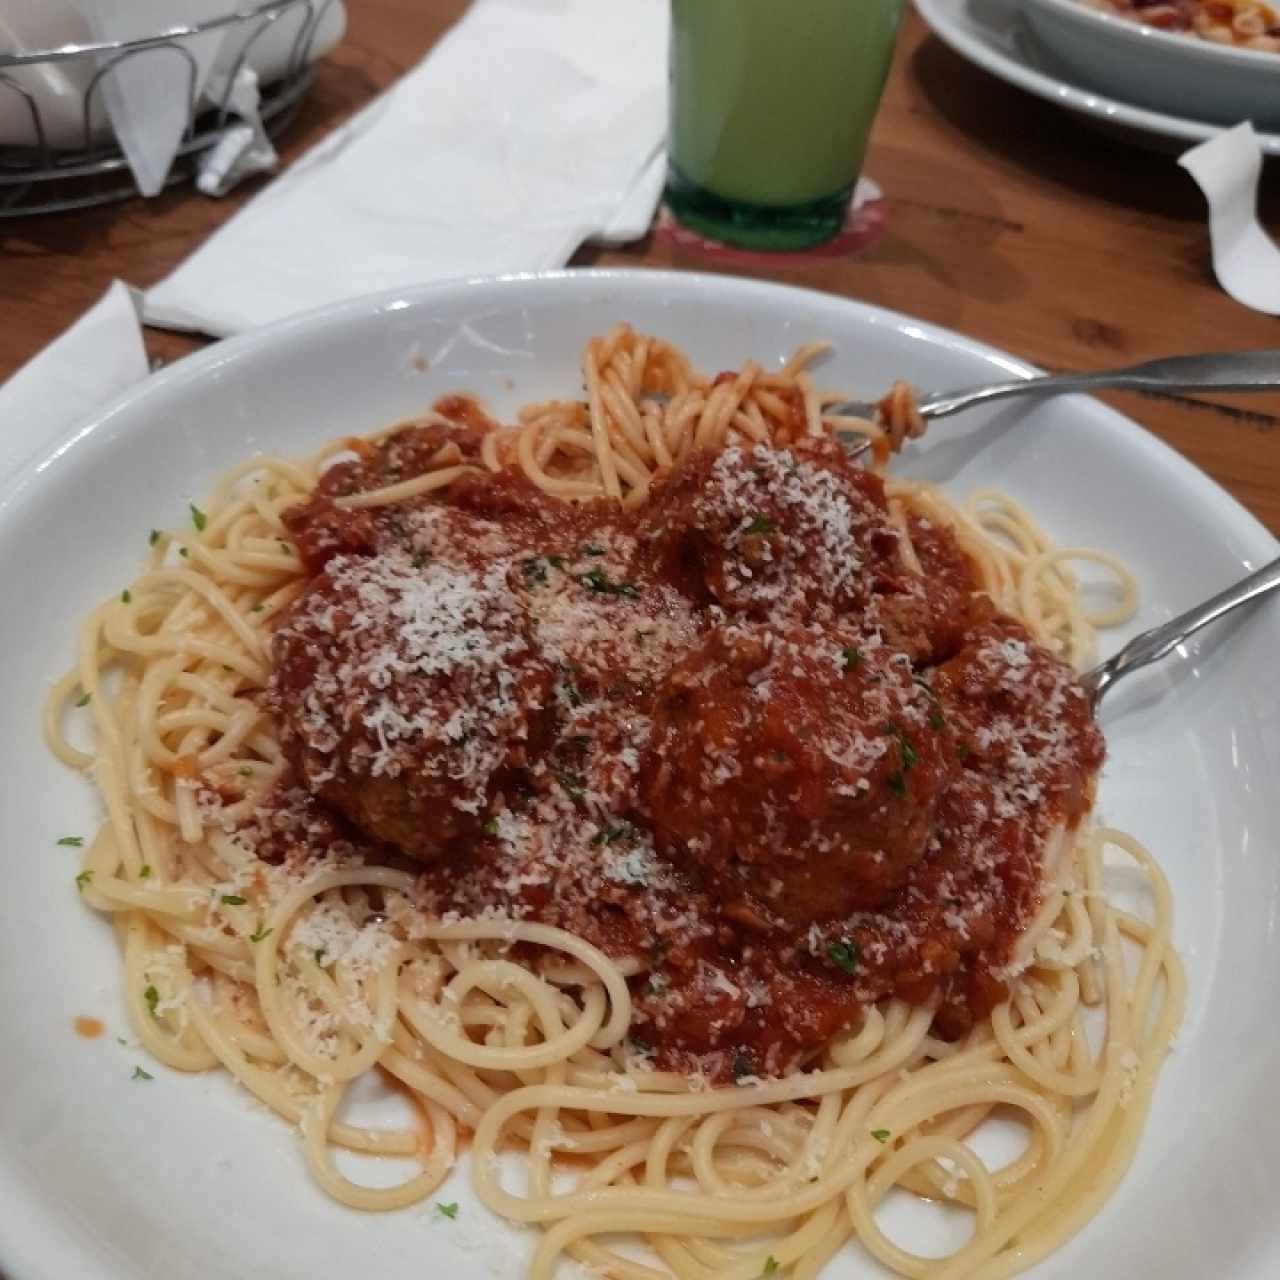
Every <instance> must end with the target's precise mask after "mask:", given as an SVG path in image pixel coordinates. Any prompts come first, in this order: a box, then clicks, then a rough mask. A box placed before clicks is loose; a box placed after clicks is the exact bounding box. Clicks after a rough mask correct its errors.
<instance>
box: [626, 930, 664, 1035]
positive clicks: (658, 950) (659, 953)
mask: <svg viewBox="0 0 1280 1280" xmlns="http://www.w3.org/2000/svg"><path fill="white" fill-rule="evenodd" d="M670 950H671V943H670V942H669V941H668V940H667V939H666V938H654V940H653V941H652V942H651V943H650V944H649V959H650V961H651V962H652V963H653V964H661V963H662V962H663V961H664V960H665V959H666V958H667V952H668V951H670ZM632 1038H633V1039H634V1036H633V1037H632Z"/></svg>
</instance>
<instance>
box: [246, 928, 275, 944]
mask: <svg viewBox="0 0 1280 1280" xmlns="http://www.w3.org/2000/svg"><path fill="white" fill-rule="evenodd" d="M270 932H271V930H270V929H264V928H262V926H261V925H259V926H258V929H257V932H256V933H251V934H250V935H249V941H250V942H261V941H262V940H263V938H265V937H266V936H267V935H268V934H269V933H270Z"/></svg>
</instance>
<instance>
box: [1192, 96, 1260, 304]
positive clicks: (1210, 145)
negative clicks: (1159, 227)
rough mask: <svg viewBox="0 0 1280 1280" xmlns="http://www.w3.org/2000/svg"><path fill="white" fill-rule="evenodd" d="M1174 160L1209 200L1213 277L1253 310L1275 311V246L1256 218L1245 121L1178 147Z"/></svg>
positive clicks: (1252, 138)
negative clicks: (1188, 147)
mask: <svg viewBox="0 0 1280 1280" xmlns="http://www.w3.org/2000/svg"><path fill="white" fill-rule="evenodd" d="M1178 163H1179V164H1180V165H1181V166H1182V167H1183V168H1184V169H1185V170H1186V171H1187V172H1188V173H1189V174H1190V175H1191V176H1192V177H1193V178H1194V179H1195V180H1196V183H1197V185H1198V186H1199V188H1200V190H1201V191H1203V192H1204V195H1205V199H1206V200H1207V201H1208V202H1209V240H1210V244H1211V246H1212V250H1213V270H1214V274H1215V275H1216V276H1217V277H1218V283H1219V284H1220V285H1221V286H1222V287H1223V288H1224V289H1225V290H1226V291H1227V292H1228V293H1229V294H1230V295H1231V296H1232V297H1233V298H1234V299H1235V300H1236V301H1237V302H1242V303H1244V305H1245V306H1246V307H1252V308H1253V309H1254V310H1255V311H1265V312H1267V313H1268V314H1269V315H1280V249H1277V248H1276V244H1275V241H1273V240H1272V239H1271V237H1270V236H1268V235H1267V233H1266V232H1265V231H1264V230H1263V229H1262V227H1261V225H1260V224H1259V222H1258V178H1259V177H1260V176H1261V174H1262V150H1261V148H1260V147H1259V146H1258V139H1257V135H1256V134H1255V133H1254V132H1253V126H1252V125H1251V124H1249V123H1248V122H1247V121H1246V122H1245V123H1244V124H1239V125H1236V127H1235V128H1234V129H1226V130H1224V131H1223V132H1222V133H1219V134H1218V135H1217V136H1216V137H1213V138H1210V139H1209V141H1208V142H1202V143H1200V144H1199V145H1198V146H1195V147H1192V148H1191V150H1190V151H1187V152H1184V153H1183V155H1182V156H1181V158H1180V159H1179V160H1178Z"/></svg>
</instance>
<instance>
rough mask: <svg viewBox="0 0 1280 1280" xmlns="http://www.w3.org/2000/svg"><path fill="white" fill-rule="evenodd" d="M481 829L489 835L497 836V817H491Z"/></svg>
mask: <svg viewBox="0 0 1280 1280" xmlns="http://www.w3.org/2000/svg"><path fill="white" fill-rule="evenodd" d="M480 830H481V831H483V832H484V833H485V835H487V836H496V835H497V834H498V820H497V818H490V819H489V821H488V822H486V823H485V824H484V826H483V827H481V828H480Z"/></svg>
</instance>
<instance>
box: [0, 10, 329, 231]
mask: <svg viewBox="0 0 1280 1280" xmlns="http://www.w3.org/2000/svg"><path fill="white" fill-rule="evenodd" d="M335 2H336V0H269V2H268V3H263V4H257V5H254V6H253V7H251V8H245V9H241V10H239V11H237V12H235V13H230V14H226V15H224V16H222V17H218V18H213V19H210V20H209V21H207V22H202V23H198V24H192V25H189V26H180V27H170V28H169V29H167V30H165V31H163V32H160V33H158V34H156V35H152V36H146V37H142V38H140V39H134V40H118V41H107V42H102V43H86V44H70V45H62V46H60V47H58V48H52V49H43V50H35V51H32V52H28V53H4V52H0V95H17V97H16V99H14V98H10V101H9V104H8V105H9V106H10V107H13V106H15V105H17V106H18V110H19V112H20V114H21V116H22V117H23V119H24V122H25V121H29V124H30V128H29V130H27V131H26V132H28V133H29V135H30V138H31V143H30V145H13V144H6V143H0V218H11V217H19V216H23V215H27V214H36V213H54V212H58V211H62V210H67V209H82V208H87V207H89V206H91V205H97V204H106V203H108V202H110V201H112V200H123V199H125V198H127V197H128V196H131V195H136V194H137V187H136V185H135V184H134V180H133V175H132V174H131V172H130V170H129V162H128V160H127V159H126V158H125V155H124V153H123V151H122V150H121V149H120V147H119V146H118V145H117V144H116V142H115V141H114V139H113V138H112V137H111V136H110V131H109V129H108V130H106V131H105V132H104V130H103V128H102V120H103V115H104V112H103V103H102V86H103V82H104V79H105V78H106V77H107V76H109V75H110V74H111V73H112V71H113V70H114V69H115V68H116V67H118V66H119V65H120V64H121V63H122V62H125V61H126V60H131V59H147V58H150V59H162V58H163V59H169V60H173V59H179V60H181V62H182V64H183V66H184V67H185V72H186V83H187V92H186V98H185V101H186V115H187V120H186V127H185V128H184V130H183V133H182V139H181V142H180V143H179V146H178V151H177V154H176V156H175V157H174V162H173V166H172V168H171V169H170V171H169V174H168V177H167V178H166V179H165V186H166V187H168V186H172V185H173V184H175V183H178V182H182V181H184V180H186V179H188V178H190V177H191V176H192V175H193V174H194V172H195V169H196V164H197V161H198V159H199V157H200V155H201V154H202V153H203V152H205V151H207V150H208V149H210V148H211V147H213V146H215V145H216V144H217V142H218V141H219V139H220V138H221V137H222V135H223V131H224V130H225V129H226V128H227V126H228V123H229V121H230V120H231V119H232V115H231V107H230V103H229V101H228V99H229V97H230V94H231V84H232V81H233V79H234V77H235V74H236V73H237V72H239V71H240V69H241V68H242V67H244V66H246V65H247V64H248V63H249V60H250V58H251V56H252V55H253V54H254V51H255V49H257V48H259V47H260V46H261V44H262V42H263V41H265V40H266V39H268V38H270V37H274V38H275V39H276V40H279V39H280V38H281V36H282V35H283V36H284V37H285V38H286V39H287V57H286V61H285V65H284V69H283V73H282V74H280V75H278V76H277V77H276V78H274V79H273V80H272V81H271V83H269V84H266V85H264V86H263V89H262V100H261V103H260V106H259V111H260V114H261V117H262V121H263V124H264V126H265V128H266V130H267V132H268V133H269V134H271V135H272V136H275V135H276V134H277V133H279V131H280V130H282V129H283V128H284V127H285V126H286V125H287V124H288V123H289V121H290V120H291V119H292V118H293V115H294V113H295V111H296V110H297V108H298V105H299V103H300V102H301V100H302V97H303V95H304V94H305V93H306V91H307V88H308V87H309V85H310V84H311V80H312V76H313V68H312V65H311V63H312V57H311V55H312V51H313V48H314V46H315V43H316V35H317V32H318V31H319V29H320V25H321V22H322V21H323V20H324V18H325V15H326V13H327V11H328V10H329V9H331V8H332V6H333V5H334V3H335ZM218 30H222V31H223V32H224V35H223V48H224V49H226V48H227V47H228V45H230V46H231V53H230V57H231V62H230V74H229V75H228V76H227V78H226V82H227V83H226V88H225V90H224V91H223V92H222V94H221V97H220V98H219V99H217V100H215V101H213V102H209V101H201V99H200V98H199V97H198V96H197V91H196V90H197V76H198V71H197V63H196V59H195V57H194V55H193V54H192V52H191V50H190V49H189V48H187V47H186V46H185V45H184V44H183V43H182V42H183V40H185V39H189V38H190V37H192V36H200V35H203V34H205V33H206V32H213V31H218ZM67 64H72V65H75V66H77V67H78V69H79V70H80V71H81V73H82V74H81V77H80V79H81V80H82V81H83V79H84V77H85V74H87V76H88V79H87V87H86V88H85V89H84V91H83V94H82V97H81V100H80V103H79V115H80V118H81V121H82V126H81V127H79V128H78V129H77V131H76V132H77V134H78V135H79V137H78V138H77V139H76V141H75V144H74V145H72V146H65V145H59V146H54V145H51V143H50V137H51V132H52V131H51V129H50V127H49V123H48V122H47V121H46V119H45V117H44V115H43V113H42V108H41V102H40V95H39V94H38V93H37V92H34V91H33V90H32V87H31V82H30V80H29V79H26V80H24V78H23V76H22V75H21V74H15V73H18V72H20V69H28V68H39V67H45V68H48V67H53V66H57V67H58V68H59V70H62V69H63V68H64V67H66V65H67Z"/></svg>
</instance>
